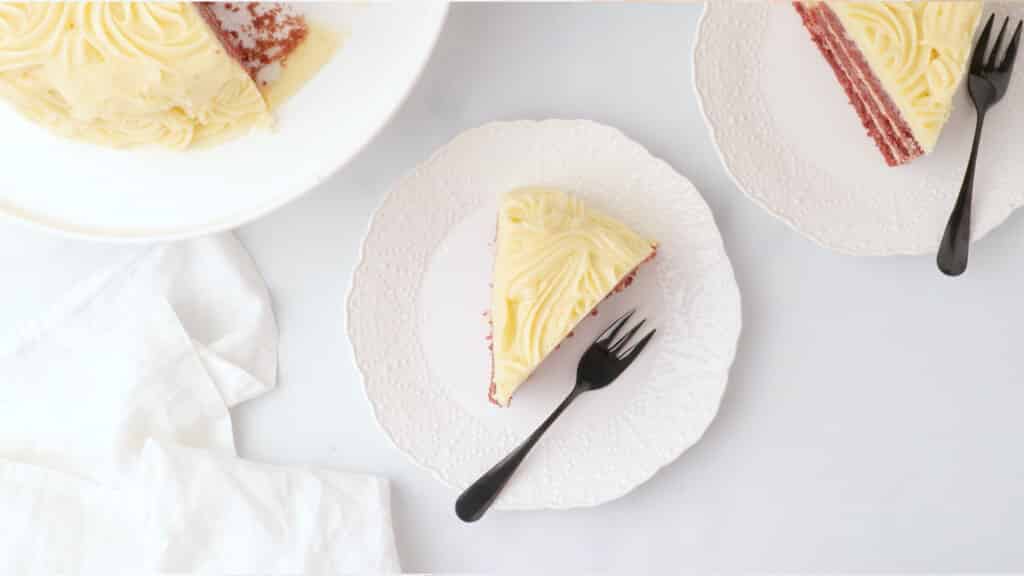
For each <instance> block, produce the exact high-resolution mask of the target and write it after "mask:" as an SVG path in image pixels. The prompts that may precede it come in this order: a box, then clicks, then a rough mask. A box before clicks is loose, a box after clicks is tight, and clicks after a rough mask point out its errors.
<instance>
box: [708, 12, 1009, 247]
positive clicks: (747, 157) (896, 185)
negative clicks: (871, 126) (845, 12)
mask: <svg viewBox="0 0 1024 576" xmlns="http://www.w3.org/2000/svg"><path fill="white" fill-rule="evenodd" d="M992 10H995V11H997V12H999V13H1000V14H1016V15H1018V16H1024V4H1016V5H1012V4H1011V5H1007V4H999V5H993V6H989V7H988V11H987V12H990V11H992ZM986 14H987V13H986ZM986 17H987V16H986ZM693 58H694V63H693V73H694V86H695V87H696V91H697V95H698V100H699V102H700V105H701V109H702V110H703V113H704V118H705V120H706V121H707V125H708V128H709V130H710V131H711V137H712V140H713V141H714V143H715V145H716V147H717V148H718V152H719V155H720V157H721V159H722V163H723V164H724V165H725V168H726V170H727V171H728V172H729V173H730V175H731V176H732V178H733V180H734V181H735V182H736V185H737V186H738V187H739V188H740V189H741V190H743V191H744V192H745V193H746V194H747V196H749V197H750V198H751V199H753V200H754V201H755V202H756V203H757V204H759V205H761V206H763V207H764V208H765V209H766V210H768V211H769V212H771V213H772V214H774V215H775V216H777V217H779V218H780V219H782V220H783V221H784V222H786V223H787V224H789V225H790V226H792V227H793V228H794V229H795V230H797V231H798V232H800V233H802V234H804V235H805V236H808V237H809V238H811V239H813V240H815V241H817V242H818V243H820V244H822V245H824V246H826V247H828V248H831V249H833V250H836V251H839V252H843V253H848V254H857V255H890V254H923V253H934V252H935V251H936V250H937V248H938V244H939V239H940V238H941V237H942V231H943V228H944V227H945V225H946V220H947V218H948V216H949V212H950V210H951V209H952V207H953V202H954V200H955V198H956V195H957V193H958V192H959V190H960V184H961V181H962V179H963V172H964V169H965V167H966V165H967V158H968V155H969V153H970V149H971V139H972V138H973V135H974V108H973V106H972V105H971V103H970V101H969V99H968V96H967V93H966V88H965V87H961V89H960V92H959V93H958V94H957V96H956V100H955V104H956V109H955V111H954V113H953V117H952V118H951V119H950V121H949V123H948V124H947V125H946V127H945V130H944V131H943V133H942V136H941V138H940V140H939V144H938V146H937V148H936V150H935V151H934V152H933V153H932V154H930V155H928V156H926V157H924V158H920V159H918V160H916V161H914V162H912V163H911V164H909V165H907V166H904V167H900V168H889V167H887V166H886V165H885V162H884V160H883V159H882V156H881V154H879V152H878V150H877V149H876V148H875V145H874V142H873V141H872V140H871V139H870V138H869V137H868V136H867V135H865V134H864V130H863V128H862V127H861V125H860V121H859V119H858V118H857V114H856V112H854V110H853V109H852V108H851V107H850V105H849V104H848V103H847V100H846V95H845V94H844V93H843V90H842V88H841V87H840V85H839V83H838V82H836V80H835V77H834V76H833V74H832V70H831V69H830V68H829V66H828V64H827V63H826V62H825V59H824V58H822V57H821V55H820V54H819V52H818V49H817V48H816V47H815V46H814V44H813V43H812V42H811V40H810V36H809V34H808V33H807V31H806V30H804V27H803V25H802V24H801V22H800V17H799V16H798V15H797V13H796V11H795V10H794V9H793V7H792V6H791V5H790V4H789V3H788V2H787V3H761V4H758V3H742V4H736V3H731V2H721V3H714V2H709V3H708V4H707V5H706V7H705V9H704V16H703V18H702V19H701V23H700V30H699V32H698V36H697V40H696V42H695V45H694V49H693ZM1021 76H1024V74H1021V73H1020V72H1018V73H1017V74H1016V75H1015V77H1014V79H1013V85H1012V86H1011V87H1010V91H1009V92H1008V93H1007V95H1006V97H1005V99H1004V101H1003V102H1002V103H1000V104H999V105H998V106H997V107H996V108H994V109H993V110H992V111H991V112H990V113H989V116H988V118H987V121H986V124H987V127H986V129H985V135H984V139H983V141H982V149H981V155H980V157H979V164H978V173H977V177H976V181H975V194H974V214H973V217H974V220H973V223H972V232H973V238H974V239H975V240H977V239H978V238H981V237H982V236H984V235H985V234H986V233H988V232H989V231H991V230H992V229H993V228H995V227H996V226H998V225H999V224H1001V223H1002V222H1003V221H1004V220H1006V218H1007V217H1008V216H1009V215H1010V214H1011V213H1012V212H1013V211H1014V210H1015V209H1016V208H1017V207H1019V206H1021V205H1022V204H1024V186H1022V185H1021V182H1024V162H1022V161H1021V158H1022V156H1021V150H1024V113H1021V110H1024V80H1021Z"/></svg>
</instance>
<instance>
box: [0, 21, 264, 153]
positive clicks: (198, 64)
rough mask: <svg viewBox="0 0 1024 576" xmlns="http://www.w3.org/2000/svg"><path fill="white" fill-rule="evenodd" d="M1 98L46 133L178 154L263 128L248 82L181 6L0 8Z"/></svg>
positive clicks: (257, 98)
mask: <svg viewBox="0 0 1024 576" xmlns="http://www.w3.org/2000/svg"><path fill="white" fill-rule="evenodd" d="M0 96H3V97H5V98H7V99H8V100H10V101H11V102H13V103H14V105H15V106H16V107H17V109H18V110H20V111H21V112H22V113H23V114H24V115H25V116H27V117H29V118H30V119H32V120H34V121H36V122H38V123H40V124H42V125H44V126H46V127H48V128H50V129H51V130H53V131H54V132H56V133H58V134H61V135H64V136H67V137H71V138H79V139H84V140H88V141H91V142H95V143H99V144H103V145H108V146H114V147H128V146H135V145H143V144H162V145H165V146H169V147H172V148H186V147H188V146H190V145H192V144H196V143H204V142H209V141H211V140H219V139H222V138H225V137H227V136H229V135H231V134H234V133H237V132H240V131H241V130H243V129H245V128H249V127H251V126H253V125H257V124H268V123H269V122H270V114H269V112H268V110H267V104H266V102H265V101H264V99H263V96H262V95H261V93H260V91H259V88H258V87H257V86H256V84H255V82H253V80H252V79H251V78H250V77H249V76H248V74H247V73H246V72H245V70H243V69H242V67H241V66H240V65H239V64H238V63H237V62H235V61H234V60H233V59H232V58H231V57H230V56H228V54H227V53H226V52H225V50H224V49H223V47H222V46H221V44H220V42H219V41H218V40H217V38H216V37H215V36H214V34H213V32H212V31H211V30H210V29H209V27H208V26H207V25H206V23H205V22H204V21H203V19H202V18H201V17H200V15H199V14H198V12H197V11H196V10H195V8H194V7H193V6H191V5H189V4H188V3H184V2H174V3H148V2H146V3H142V2H123V3H122V2H110V3H107V2H85V3H46V2H42V3H24V4H22V3H0Z"/></svg>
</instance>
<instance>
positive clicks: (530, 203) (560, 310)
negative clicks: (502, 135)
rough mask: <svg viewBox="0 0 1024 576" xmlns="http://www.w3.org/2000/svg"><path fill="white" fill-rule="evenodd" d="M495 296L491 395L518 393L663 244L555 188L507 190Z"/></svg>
mask: <svg viewBox="0 0 1024 576" xmlns="http://www.w3.org/2000/svg"><path fill="white" fill-rule="evenodd" d="M496 248H497V253H496V255H495V261H494V282H493V289H492V296H491V312H490V320H491V354H492V362H493V363H492V368H493V371H492V375H491V383H490V393H489V396H490V399H491V401H493V402H494V403H495V404H498V405H499V406H507V405H508V403H509V400H510V399H511V397H512V394H513V393H514V392H515V391H516V389H517V388H519V386H520V385H521V384H522V383H523V382H525V381H526V379H527V378H529V376H530V374H532V373H533V371H534V370H535V369H536V368H537V367H538V366H539V365H540V363H541V362H542V361H543V360H544V358H546V357H547V356H548V355H549V354H550V353H551V352H552V351H554V350H555V349H556V348H557V347H558V345H559V344H560V343H561V342H562V341H563V340H565V338H566V337H568V336H569V334H571V332H572V330H573V329H574V328H575V327H576V325H577V324H578V323H579V322H580V321H581V320H582V319H584V318H586V317H587V316H588V315H589V314H590V313H591V312H592V311H593V310H594V308H595V307H596V306H597V305H598V304H599V303H601V301H602V300H604V299H605V298H607V297H608V296H609V295H611V294H613V293H615V292H618V291H620V290H623V289H625V288H626V287H627V286H629V284H630V283H631V282H632V280H633V276H634V274H635V273H636V269H637V267H639V266H640V265H641V264H643V263H644V262H646V261H647V260H649V259H650V258H652V257H653V256H654V252H655V243H654V242H653V241H651V240H648V239H646V238H644V237H642V236H640V235H639V234H637V233H636V232H634V231H632V230H631V229H630V228H629V227H627V226H625V225H624V224H622V223H620V222H618V221H616V220H614V219H612V218H610V217H608V216H606V215H604V214H602V213H600V212H598V211H596V210H593V209H591V208H589V207H587V206H585V205H584V203H583V202H582V201H581V200H579V199H578V198H574V197H572V196H570V195H569V194H567V193H565V192H563V191H561V190H557V189H551V188H523V189H519V190H514V191H512V192H509V193H508V194H506V195H505V197H504V199H503V200H502V204H501V209H500V212H499V215H498V239H497V247H496Z"/></svg>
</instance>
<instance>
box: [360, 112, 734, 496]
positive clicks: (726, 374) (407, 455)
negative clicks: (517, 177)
mask: <svg viewBox="0 0 1024 576" xmlns="http://www.w3.org/2000/svg"><path fill="white" fill-rule="evenodd" d="M559 122H570V123H576V122H583V123H587V124H591V125H595V126H598V127H601V128H605V129H609V130H613V131H615V132H616V133H618V134H619V135H620V136H622V137H623V138H625V139H627V140H629V141H630V142H632V143H633V144H635V145H636V146H638V147H639V148H641V149H642V150H643V151H644V152H645V153H646V154H647V155H648V156H650V158H651V159H652V160H653V161H654V162H657V163H662V164H664V165H666V166H668V167H669V168H670V169H671V170H672V172H674V173H676V174H677V175H678V176H680V177H681V178H683V179H684V180H685V181H686V182H687V183H688V184H689V185H690V186H691V187H692V188H693V189H694V191H695V192H696V193H697V195H698V197H699V198H700V201H701V202H702V203H703V204H704V206H705V209H706V210H707V212H708V214H709V216H710V221H711V224H712V226H714V229H715V231H716V232H717V236H718V241H719V243H720V244H721V249H722V254H723V255H724V258H725V264H726V266H727V268H728V272H729V280H731V282H730V283H729V286H731V288H732V290H731V292H732V296H734V297H735V302H736V326H735V337H734V338H732V339H731V340H730V341H729V350H728V356H729V361H728V363H727V364H726V366H725V367H724V370H723V373H722V376H721V377H722V382H721V392H720V394H718V396H717V398H715V402H714V406H713V410H712V411H711V418H710V420H709V421H708V423H707V425H706V426H705V427H704V428H703V429H702V430H701V431H700V433H699V434H698V435H697V436H696V437H695V438H694V439H693V441H692V442H691V443H690V444H689V445H686V446H682V447H681V448H680V449H679V450H678V451H674V450H673V455H672V456H671V457H669V458H667V459H665V461H664V462H662V463H661V464H659V465H657V466H655V467H653V468H652V469H651V471H650V473H649V474H646V475H644V476H643V477H642V478H641V479H639V480H638V481H636V482H635V483H632V485H630V486H628V487H626V488H624V489H622V490H621V491H619V492H617V493H616V494H614V495H612V496H610V497H605V498H603V499H602V498H599V499H597V500H594V501H588V502H586V503H575V502H570V503H567V504H560V503H543V504H530V505H517V504H502V503H501V502H500V501H499V502H497V503H496V504H495V506H494V508H495V510H498V511H556V510H573V509H586V508H593V507H596V506H600V505H603V504H607V503H609V502H613V501H615V500H618V499H620V498H623V497H625V496H627V495H629V494H630V493H632V492H633V491H634V490H636V489H638V488H639V487H640V486H642V485H644V484H646V483H648V482H649V481H650V480H651V479H652V478H654V477H655V476H656V475H657V474H658V473H659V472H661V471H662V470H664V469H665V468H667V467H668V466H670V465H672V464H673V463H675V462H678V461H679V459H680V458H681V457H682V456H683V455H684V454H685V453H686V452H687V451H688V450H690V449H692V448H693V447H694V446H696V445H697V444H699V443H700V442H701V441H702V440H703V439H704V437H705V435H706V434H707V432H708V430H709V429H710V428H711V426H712V425H713V424H714V423H715V421H716V420H717V418H718V414H719V412H720V410H721V407H722V403H723V401H724V399H725V395H726V393H727V391H728V389H729V381H730V379H731V377H732V372H733V368H734V366H735V364H736V357H737V356H738V354H739V347H740V344H741V342H742V336H743V323H744V322H743V316H744V315H743V293H742V291H741V290H740V287H739V281H738V279H737V277H736V270H735V267H734V266H733V265H732V258H731V257H730V256H729V252H728V249H727V247H726V245H725V239H724V237H723V236H722V234H721V229H720V228H719V226H718V222H717V220H716V219H715V215H714V212H713V211H712V210H711V206H710V205H708V203H707V200H705V198H704V195H703V194H701V193H700V190H699V189H697V186H696V185H695V184H694V183H693V181H692V180H690V179H689V178H687V177H686V176H685V175H684V174H682V173H681V172H679V171H678V170H676V169H675V168H674V167H673V166H672V165H671V164H670V163H669V162H668V161H667V160H665V159H663V158H661V157H660V156H657V155H655V154H654V153H653V152H651V151H650V149H649V148H648V147H647V146H645V145H644V144H642V143H640V142H638V141H636V140H634V139H633V138H631V137H630V136H629V135H628V134H626V133H625V132H624V131H622V130H620V129H619V128H617V127H615V126H612V125H609V124H605V123H603V122H597V121H594V120H590V119H587V118H579V117H575V118H569V117H565V118H559V117H548V118H543V119H529V118H520V119H513V120H505V119H501V120H492V121H487V122H484V123H482V124H478V125H476V126H472V127H470V128H467V129H465V130H462V131H460V132H458V133H457V134H455V135H454V136H452V137H451V138H449V139H448V140H447V141H445V142H444V143H443V144H441V145H440V146H438V147H437V148H436V149H434V150H433V151H432V152H431V153H430V154H429V155H428V156H427V157H426V158H425V159H423V160H421V161H420V162H418V163H416V164H415V165H414V166H413V167H412V168H410V169H409V170H407V171H406V172H405V173H404V174H402V175H401V176H400V177H398V178H396V179H395V180H394V181H393V182H392V183H391V185H390V186H389V187H388V191H387V193H385V194H383V195H382V196H381V198H380V199H379V201H378V203H377V205H376V206H375V208H374V209H373V212H372V214H371V215H370V218H369V219H368V221H367V223H366V226H365V228H364V230H363V235H362V240H361V241H360V244H359V251H358V261H357V264H356V265H355V266H354V267H353V268H352V272H351V274H350V276H349V283H348V291H347V293H346V296H345V321H344V327H345V335H346V338H345V339H346V340H347V342H348V350H349V352H350V353H351V354H352V362H353V365H354V366H355V369H356V373H357V374H358V375H359V380H360V389H361V391H362V396H363V398H364V399H365V400H366V402H367V403H368V404H369V406H370V411H371V414H372V415H373V420H374V424H375V425H376V426H377V429H378V430H380V431H381V432H382V433H383V435H384V437H385V438H387V440H388V442H389V443H390V444H391V446H392V447H393V448H394V449H395V450H396V451H397V452H399V453H400V454H401V455H402V456H403V458H404V459H405V460H406V461H408V462H411V463H412V464H413V465H414V466H415V467H416V468H418V469H420V470H422V471H424V472H426V473H427V474H428V475H430V476H431V477H432V478H434V479H435V480H436V481H437V482H439V483H440V484H441V485H442V486H445V487H447V488H449V489H452V490H455V491H461V490H463V489H464V487H462V486H458V485H456V484H454V483H453V482H451V481H450V480H449V479H448V478H446V477H445V476H444V475H443V474H442V473H441V471H440V470H438V469H437V468H435V467H432V466H430V465H428V464H427V463H425V462H421V461H420V459H419V458H418V457H416V456H414V455H413V454H412V453H411V452H410V451H409V450H407V449H406V448H404V447H403V446H402V445H401V444H400V443H399V441H398V439H397V438H395V436H394V434H392V432H391V430H389V429H388V428H387V427H386V426H385V425H384V422H383V421H382V419H381V417H380V413H379V411H378V407H377V404H376V403H375V402H374V401H373V399H372V398H371V397H370V391H369V386H368V384H367V377H366V372H365V371H364V370H363V367H362V365H361V364H360V363H359V360H358V351H357V349H356V342H355V340H356V339H355V338H354V337H353V334H352V310H353V298H354V295H355V292H356V290H355V285H356V277H357V276H358V275H359V273H360V271H361V270H362V269H363V267H364V266H366V265H367V261H366V246H367V244H368V242H369V239H370V232H371V231H372V229H373V226H374V223H375V222H376V220H377V218H378V216H379V215H380V212H381V211H382V210H383V209H384V207H385V205H386V203H387V199H388V197H389V196H390V194H391V190H392V189H393V188H395V187H397V186H399V185H401V184H402V183H403V182H404V181H406V180H408V179H410V178H412V177H413V176H415V175H416V174H417V173H418V172H419V170H420V169H421V167H422V166H425V165H427V164H429V163H431V162H433V161H435V160H436V159H438V158H439V157H441V156H442V155H443V153H444V152H445V150H446V149H447V148H448V146H449V145H450V144H452V143H453V142H455V140H457V139H458V138H460V137H462V136H463V135H465V134H467V133H469V132H475V131H477V130H481V129H484V128H493V127H498V126H514V125H534V126H539V125H541V124H545V123H559Z"/></svg>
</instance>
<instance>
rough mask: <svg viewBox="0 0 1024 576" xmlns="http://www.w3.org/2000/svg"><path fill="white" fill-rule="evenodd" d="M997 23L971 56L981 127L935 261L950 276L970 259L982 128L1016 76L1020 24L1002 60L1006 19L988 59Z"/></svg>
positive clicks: (983, 35) (970, 83)
mask: <svg viewBox="0 0 1024 576" xmlns="http://www.w3.org/2000/svg"><path fill="white" fill-rule="evenodd" d="M993 22H995V15H994V14H993V15H992V16H990V17H989V19H988V22H987V23H986V24H985V29H984V30H983V31H982V33H981V38H979V39H978V44H977V45H976V46H975V47H974V55H973V56H972V57H971V69H970V75H969V76H968V79H967V90H968V92H970V94H971V101H973V102H974V108H975V110H977V112H978V124H977V127H976V128H975V130H974V146H973V147H972V148H971V160H970V162H969V163H968V164H967V173H966V174H965V175H964V183H963V185H962V186H961V187H960V195H959V196H957V199H956V205H955V206H954V207H953V212H952V213H951V214H950V215H949V222H948V223H946V231H945V232H944V233H943V235H942V243H941V244H939V255H938V258H937V259H936V261H937V263H938V265H939V270H942V272H943V273H944V274H946V275H947V276H959V275H961V274H963V273H964V270H967V256H968V253H969V252H970V246H971V203H972V201H973V196H974V167H975V164H976V163H977V159H978V147H979V145H980V144H981V129H982V127H983V126H984V125H985V114H986V113H987V112H988V110H989V109H990V108H991V107H992V106H993V105H994V104H995V103H996V102H999V100H1001V99H1002V98H1003V95H1004V94H1006V89H1007V88H1009V86H1010V75H1011V74H1012V73H1013V64H1014V61H1015V60H1016V59H1017V48H1018V47H1019V45H1020V35H1021V25H1022V24H1024V22H1018V23H1017V30H1016V31H1015V32H1014V33H1013V38H1012V39H1011V40H1010V44H1009V46H1007V48H1006V54H1005V55H1003V56H1002V57H1000V53H1001V52H1002V45H1003V37H1004V35H1005V34H1006V29H1007V26H1009V24H1010V18H1009V17H1007V18H1006V19H1005V20H1003V27H1002V28H1000V29H999V35H998V36H996V42H995V45H994V46H993V47H992V51H991V52H990V53H989V55H988V58H986V57H985V51H986V48H988V39H989V37H990V36H991V35H992V23H993Z"/></svg>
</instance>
